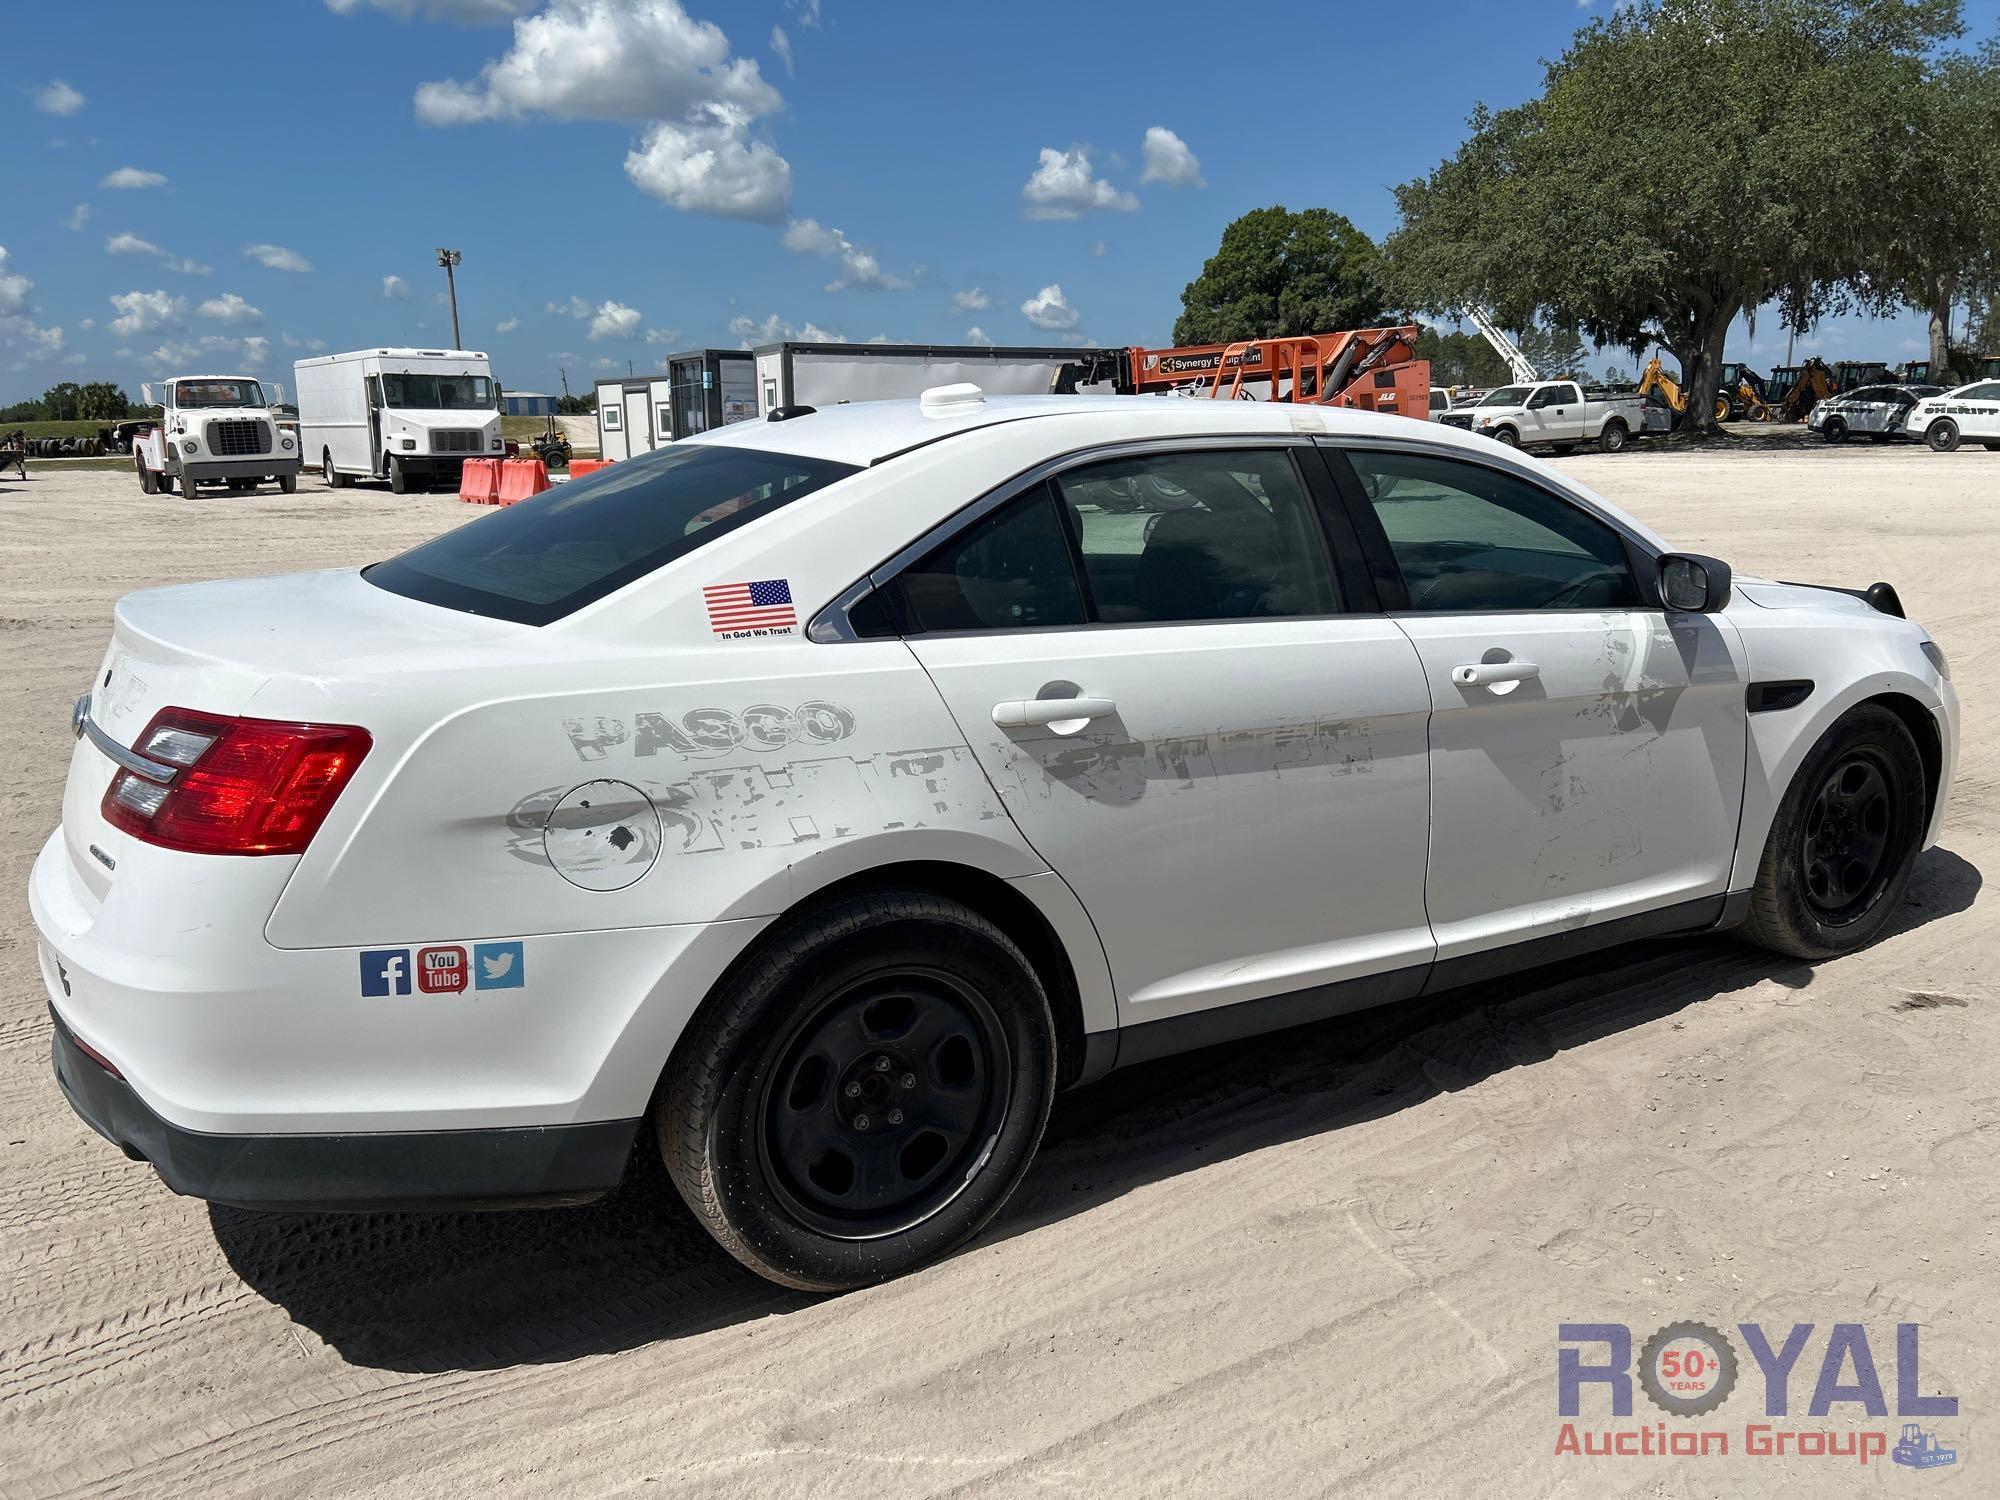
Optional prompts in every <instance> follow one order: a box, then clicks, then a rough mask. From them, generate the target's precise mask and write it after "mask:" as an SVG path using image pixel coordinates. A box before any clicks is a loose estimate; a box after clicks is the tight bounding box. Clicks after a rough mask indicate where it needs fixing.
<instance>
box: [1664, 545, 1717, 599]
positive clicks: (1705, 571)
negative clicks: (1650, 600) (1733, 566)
mask: <svg viewBox="0 0 2000 1500" xmlns="http://www.w3.org/2000/svg"><path fill="white" fill-rule="evenodd" d="M1730 577H1731V575H1730V572H1729V564H1728V563H1726V562H1721V561H1718V560H1717V559H1715V558H1713V557H1703V556H1701V554H1699V553H1697V552H1669V553H1668V554H1667V555H1666V556H1664V557H1662V558H1661V559H1660V602H1661V603H1662V604H1664V605H1666V607H1667V608H1668V609H1671V610H1678V611H1682V612H1685V613H1689V614H1703V615H1712V614H1714V613H1716V611H1718V610H1720V609H1722V608H1724V607H1725V606H1726V605H1727V604H1728V603H1729V585H1730Z"/></svg>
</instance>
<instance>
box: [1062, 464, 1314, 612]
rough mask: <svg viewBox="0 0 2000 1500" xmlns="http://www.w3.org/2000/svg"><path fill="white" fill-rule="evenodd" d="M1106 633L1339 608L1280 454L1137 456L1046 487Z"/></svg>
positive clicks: (1300, 488)
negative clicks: (1054, 496)
mask: <svg viewBox="0 0 2000 1500" xmlns="http://www.w3.org/2000/svg"><path fill="white" fill-rule="evenodd" d="M1055 486H1056V490H1057V493H1059V494H1060V495H1061V496H1062V499H1063V502H1064V505H1065V507H1066V508H1067V510H1068V513H1069V514H1068V517H1067V519H1068V520H1069V522H1070V524H1071V527H1072V530H1073V531H1074V533H1075V535H1076V536H1077V539H1078V542H1079V544H1080V550H1081V552H1082V555H1083V572H1084V577H1085V579H1086V580H1087V581H1088V582H1089V585H1090V600H1091V603H1092V605H1094V606H1095V610H1096V618H1097V619H1099V620H1101V621H1104V622H1106V623H1108V624H1137V623H1151V624H1165V623H1168V622H1172V621H1177V620H1249V619H1263V618H1269V617H1272V616H1278V615H1326V614H1333V613H1335V612H1337V611H1338V610H1339V608H1340V600H1339V594H1338V591H1337V590H1336V589H1335V587H1334V582H1333V569H1332V567H1331V565H1330V564H1329V562H1328V560H1327V555H1326V544H1325V542H1324V541H1323V540H1322V538H1321V535H1320V528H1319V518H1318V517H1317V516H1316V515H1315V514H1314V512H1313V506H1312V501H1311V499H1310V498H1308V496H1307V494H1306V489H1305V485H1304V484H1303V483H1302V482H1301V481H1300V479H1299V474H1298V470H1297V469H1296V468H1295V467H1294V465H1293V462H1292V456H1291V454H1290V453H1289V452H1287V451H1286V450H1284V449H1280V448H1264V449H1246V450H1242V451H1229V450H1224V449H1206V448H1204V449H1199V450H1196V451H1194V452H1190V453H1161V454H1146V455H1144V456H1142V457H1137V458H1120V459H1112V460H1110V461H1108V462H1105V463H1099V464H1089V465H1086V466H1084V467H1082V468H1077V469H1066V470H1064V471H1063V472H1062V473H1061V474H1058V475H1057V476H1056V479H1055Z"/></svg>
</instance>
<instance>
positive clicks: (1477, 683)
mask: <svg viewBox="0 0 2000 1500" xmlns="http://www.w3.org/2000/svg"><path fill="white" fill-rule="evenodd" d="M1541 675H1542V669H1541V668H1540V667H1538V666H1536V665H1535V664H1534V663H1533V662H1531V661H1482V662H1477V663H1474V664H1472V665H1469V666H1463V667H1453V668H1452V669H1451V680H1452V681H1453V682H1455V683H1457V684H1458V685H1459V686H1460V687H1491V686H1492V685H1493V684H1494V683H1496V682H1529V681H1532V680H1533V679H1534V678H1537V677H1539V676H1541Z"/></svg>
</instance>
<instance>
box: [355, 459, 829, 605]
mask: <svg viewBox="0 0 2000 1500" xmlns="http://www.w3.org/2000/svg"><path fill="white" fill-rule="evenodd" d="M855 472H856V470H855V468H854V467H853V466H852V465H850V464H838V463H832V462H829V461H828V460H826V459H819V458H798V457H794V456H792V455H790V454H784V453H767V452H764V451H762V450H761V449H755V448H735V447H730V446H727V445H725V444H713V445H693V446H686V447H681V446H675V447H667V448H659V449H656V450H654V451H653V452H651V453H648V454H645V455H643V456H641V457H639V458H634V459H627V460H625V461H623V462H620V463H616V464H613V465H612V466H611V467H609V468H607V469H600V470H598V472H597V473H595V474H592V475H589V476H587V477H586V478H583V479H572V480H571V481H570V482H569V483H568V484H565V485H559V486H557V487H556V488H555V489H552V490H545V491H543V492H542V493H541V494H539V495H537V496H535V497H534V498H533V499H531V500H523V501H522V502H521V503H520V504H518V505H510V506H508V507H506V508H505V509H502V510H497V511H495V512H493V514H491V515H489V516H485V517H483V518H481V519H480V520H477V521H473V522H470V523H468V524H467V525H464V526H460V527H458V528H457V529H456V530H453V531H447V532H446V533H445V534H444V535H443V536H440V537H435V538H433V539H432V540H431V541H428V542H425V543H423V544H422V545H421V546H418V547H413V548H411V549H410V550H409V551H408V552H405V553H403V554H402V555H401V556H399V557H393V558H390V559H389V560H388V561H387V562H379V563H376V564H375V565H374V566H373V567H370V568H365V569H363V570H362V576H363V577H364V578H366V579H367V580H368V581H369V582H370V583H372V584H374V585H375V586H376V587H378V588H383V589H387V590H388V591H389V592H390V593H392V594H402V595H404V596H405V597H406V598H411V599H419V600H422V601H423V602H424V603H426V604H437V605H441V606H443V607H444V608H446V609H458V610H464V611H465V612H466V613H468V614H476V615H493V616H496V617H497V618H499V619H503V620H517V621H519V622H520V623H522V624H524V625H546V624H547V623H548V622H549V621H551V620H557V619H561V618H562V617H563V616H564V615H566V614H569V613H570V612H572V611H573V610H577V609H580V608H582V607H583V606H584V605H586V604H589V603H590V602H592V601H593V600H596V599H601V598H603V597H604V596H605V595H606V594H609V593H611V592H613V591H614V590H616V589H620V588H623V587H624V586H625V585H626V584H628V583H630V582H632V581H633V580H634V579H637V578H642V577H644V576H645V575H646V574H648V573H651V572H652V571H654V570H655V569H656V568H660V567H663V566H665V565H666V564H667V563H670V562H672V561H673V560H674V559H675V558H677V557H681V556H683V555H685V554H686V553H689V552H692V551H693V550H694V549H695V548H697V547H699V546H701V545H702V544H703V543H704V542H707V541H710V540H712V539H713V538H715V537H718V536H721V535H722V534H723V533H725V532H728V531H733V530H735V529H736V528H737V527H738V526H741V525H743V524H745V523H746V522H749V521H754V520H756V519H757V518H758V517H760V516H763V515H768V514H769V513H770V512H771V511H773V510H776V509H777V508H778V507H780V506H782V505H788V504H790V503H791V502H793V501H795V500H799V499H803V498H804V497H805V496H807V495H810V494H811V493H813V491H815V490H819V489H824V488H825V487H826V486H827V485H829V484H832V483H834V482H835V481H836V480H839V479H844V478H846V477H847V476H848V475H849V474H853V473H855Z"/></svg>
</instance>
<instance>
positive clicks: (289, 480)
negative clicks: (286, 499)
mask: <svg viewBox="0 0 2000 1500" xmlns="http://www.w3.org/2000/svg"><path fill="white" fill-rule="evenodd" d="M298 487H299V476H298V475H296V474H280V475H279V476H278V493H279V494H281V495H290V494H293V493H296V491H297V490H298Z"/></svg>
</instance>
